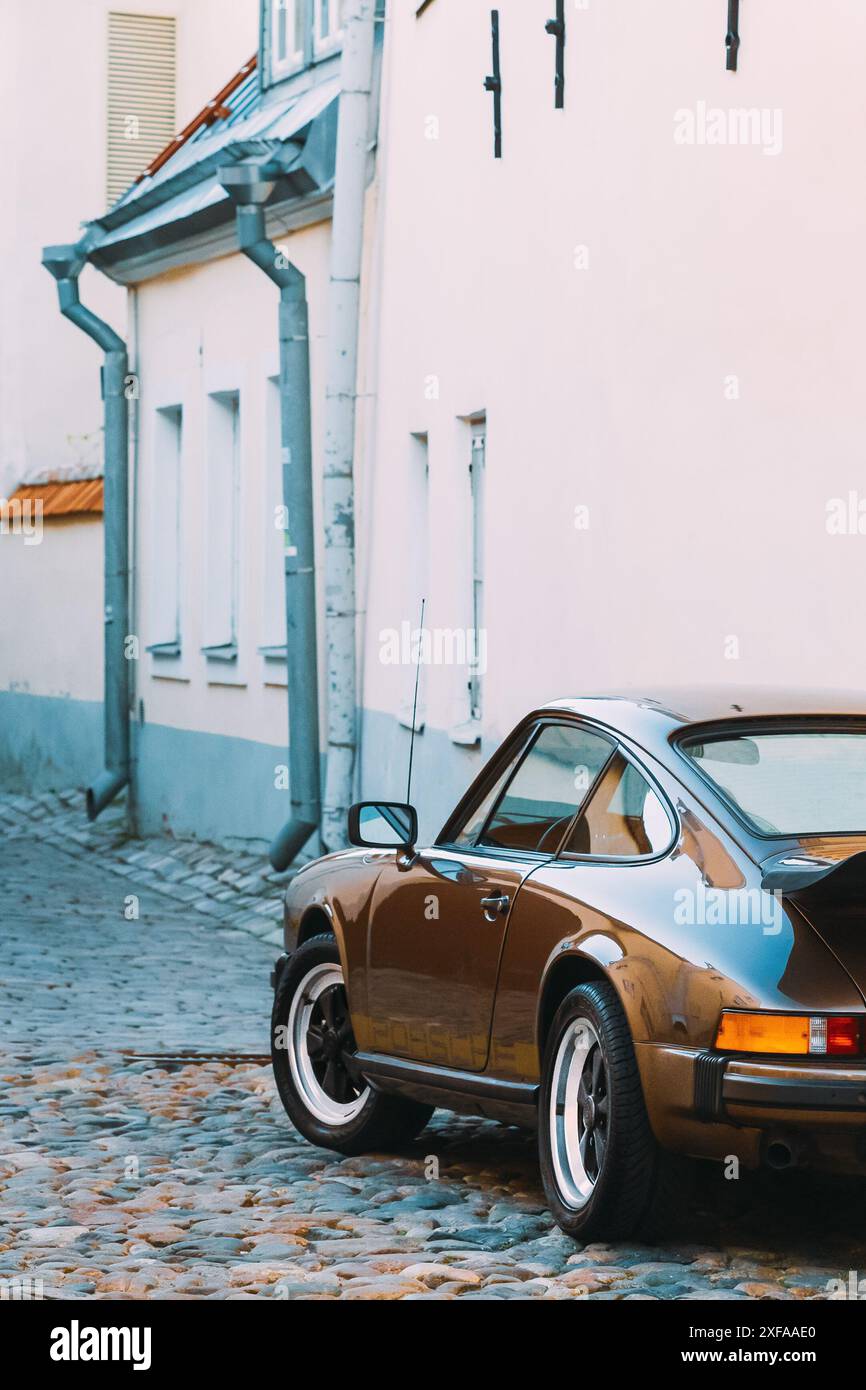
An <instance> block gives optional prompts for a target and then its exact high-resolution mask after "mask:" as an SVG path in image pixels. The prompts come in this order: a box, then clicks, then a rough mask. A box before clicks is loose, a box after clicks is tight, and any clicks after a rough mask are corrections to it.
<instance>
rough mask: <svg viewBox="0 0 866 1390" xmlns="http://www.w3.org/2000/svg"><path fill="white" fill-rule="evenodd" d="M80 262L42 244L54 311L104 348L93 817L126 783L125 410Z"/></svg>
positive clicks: (114, 350) (111, 339) (74, 249)
mask: <svg viewBox="0 0 866 1390" xmlns="http://www.w3.org/2000/svg"><path fill="white" fill-rule="evenodd" d="M86 260H87V257H86V255H85V253H84V252H83V251H82V250H81V248H80V247H78V246H46V247H45V249H44V250H43V252H42V264H43V265H44V266H45V269H46V270H48V271H50V272H51V274H52V275H53V276H54V278H55V280H56V281H57V291H58V295H59V299H60V312H61V313H62V314H63V315H64V317H65V318H68V319H69V320H70V321H71V322H72V323H74V324H75V325H76V326H77V327H78V328H80V329H81V330H82V332H84V333H86V334H87V335H88V337H90V338H92V339H93V341H94V342H95V343H98V344H99V346H100V347H101V348H102V349H103V351H104V353H105V363H104V365H103V368H102V399H103V402H104V411H105V438H104V446H103V447H104V454H105V465H104V471H105V481H104V488H105V512H104V524H103V535H104V547H105V696H104V699H105V705H104V725H105V767H104V769H103V771H102V772H101V773H100V774H99V776H98V777H97V778H96V780H95V781H94V782H93V784H92V786H90V787H88V788H87V816H88V819H89V820H96V817H97V816H98V815H99V813H100V811H103V810H104V809H105V807H106V806H107V805H108V804H109V802H110V801H113V800H114V798H115V797H116V796H117V794H118V792H120V791H122V790H123V788H124V787H125V786H127V785H128V783H129V778H130V756H129V748H130V744H129V662H128V661H127V659H126V654H125V651H124V645H125V642H126V637H127V634H128V632H129V531H128V527H129V514H128V508H129V497H128V492H129V482H128V475H129V435H128V429H129V412H128V403H127V398H126V377H127V373H128V361H127V355H126V344H125V343H124V341H123V339H122V338H121V337H119V335H118V334H117V333H115V331H114V329H113V328H110V327H109V325H108V324H107V323H105V322H104V320H103V319H101V318H98V317H97V315H96V314H94V313H93V312H92V311H91V310H90V309H86V308H85V307H84V305H83V304H82V303H81V302H80V300H79V298H78V277H79V275H80V274H81V271H82V270H83V268H84V265H85V263H86Z"/></svg>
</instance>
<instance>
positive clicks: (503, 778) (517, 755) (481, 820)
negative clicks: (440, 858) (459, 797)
mask: <svg viewBox="0 0 866 1390" xmlns="http://www.w3.org/2000/svg"><path fill="white" fill-rule="evenodd" d="M526 745H527V740H526V739H525V738H523V739H521V740H520V742H519V744H518V746H517V747H516V748H515V750H514V752H513V754H512V756H511V757H510V758H509V759H508V762H507V763H506V765H505V767H504V768H503V770H502V772H500V774H499V776H498V777H497V778H496V781H495V782H494V783H493V786H492V787H491V788H490V790H489V792H488V793H487V795H486V796H485V797H484V798H483V799H482V800H481V801H479V803H478V805H477V806H476V807H475V809H474V811H472V813H471V814H470V816H469V819H468V821H466V823H465V825H464V826H463V829H462V830H461V831H460V832H459V834H457V835H455V836H454V843H455V845H460V846H462V847H464V848H465V847H467V846H468V845H474V844H475V843H476V841H477V839H478V836H479V835H480V834H481V831H482V830H483V829H484V827H485V825H486V824H487V819H488V817H489V815H490V812H491V811H492V810H493V807H494V806H495V805H496V803H497V801H498V800H499V798H500V796H501V795H502V789H503V787H505V786H507V785H508V783H509V782H510V780H511V777H512V775H513V773H514V769H515V768H516V767H517V764H518V763H519V762H520V759H521V758H522V757H523V754H524V752H525V751H526Z"/></svg>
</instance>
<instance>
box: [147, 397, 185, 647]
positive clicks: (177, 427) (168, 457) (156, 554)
mask: <svg viewBox="0 0 866 1390" xmlns="http://www.w3.org/2000/svg"><path fill="white" fill-rule="evenodd" d="M182 441H183V411H182V409H181V407H180V406H179V405H174V406H166V407H165V408H164V409H162V410H157V411H156V414H155V418H154V457H153V506H152V515H153V535H152V557H153V563H152V566H151V573H152V576H153V580H152V584H153V588H152V591H151V618H150V631H151V636H152V639H153V640H152V642H151V644H150V646H149V647H148V651H149V652H152V653H153V655H154V656H157V657H177V656H180V651H181V621H180V606H181V600H180V578H181V454H182Z"/></svg>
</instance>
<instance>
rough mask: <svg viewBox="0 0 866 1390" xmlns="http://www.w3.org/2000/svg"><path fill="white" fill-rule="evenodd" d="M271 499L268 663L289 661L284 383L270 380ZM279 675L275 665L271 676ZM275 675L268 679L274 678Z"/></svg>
mask: <svg viewBox="0 0 866 1390" xmlns="http://www.w3.org/2000/svg"><path fill="white" fill-rule="evenodd" d="M265 429H266V449H267V496H266V499H265V516H264V526H263V536H264V547H265V565H264V569H265V594H264V604H263V610H262V611H263V614H264V627H263V633H262V637H263V644H262V646H261V647H260V648H259V651H260V652H261V654H262V656H263V657H264V658H265V660H266V661H268V662H274V663H279V662H285V659H286V585H285V560H284V555H285V544H286V521H287V517H286V515H285V508H284V506H283V455H282V445H281V434H280V380H279V377H270V378H269V380H268V383H267V397H266V420H265ZM278 672H279V666H275V668H274V671H273V672H272V673H271V675H273V674H275V673H278ZM271 675H269V676H268V679H269V680H270V679H271Z"/></svg>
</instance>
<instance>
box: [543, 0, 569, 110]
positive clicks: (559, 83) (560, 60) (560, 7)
mask: <svg viewBox="0 0 866 1390" xmlns="http://www.w3.org/2000/svg"><path fill="white" fill-rule="evenodd" d="M544 32H545V33H546V34H552V35H553V37H554V38H555V39H556V77H555V79H554V92H555V93H556V96H555V99H554V103H553V104H554V106H555V107H556V109H557V111H561V110H562V108H563V106H564V105H565V0H556V19H549V20H548V21H547V23H546V24H545V26H544Z"/></svg>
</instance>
